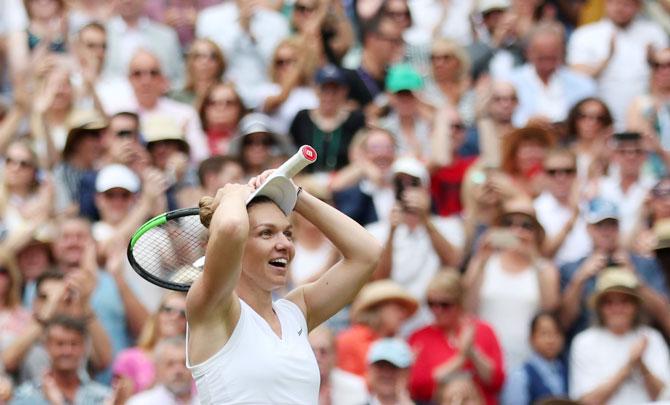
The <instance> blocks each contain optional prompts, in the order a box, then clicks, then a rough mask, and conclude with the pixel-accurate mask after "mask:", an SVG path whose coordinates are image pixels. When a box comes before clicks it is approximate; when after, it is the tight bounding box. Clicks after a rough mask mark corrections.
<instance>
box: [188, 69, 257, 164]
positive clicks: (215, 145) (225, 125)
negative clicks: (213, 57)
mask: <svg viewBox="0 0 670 405" xmlns="http://www.w3.org/2000/svg"><path fill="white" fill-rule="evenodd" d="M245 112H246V109H245V107H244V104H243V103H242V99H241V98H240V96H239V94H238V93H237V90H236V86H235V85H234V84H233V83H231V82H225V83H217V84H214V85H213V86H212V87H210V88H209V89H208V90H207V92H205V94H204V96H203V99H202V103H201V104H200V108H199V109H198V113H199V115H200V121H201V122H202V129H203V130H204V131H205V135H206V136H207V146H208V149H209V153H210V154H212V155H225V154H227V153H228V147H229V144H230V141H231V140H232V139H234V138H236V137H237V135H238V129H239V124H240V120H241V119H242V117H244V114H245Z"/></svg>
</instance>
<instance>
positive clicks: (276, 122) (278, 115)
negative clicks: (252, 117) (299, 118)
mask: <svg viewBox="0 0 670 405" xmlns="http://www.w3.org/2000/svg"><path fill="white" fill-rule="evenodd" d="M280 93H281V86H280V85H278V84H276V83H267V84H266V85H264V86H262V87H261V88H260V89H259V90H258V96H259V99H260V102H259V103H258V105H259V106H262V105H263V104H265V100H266V99H267V98H268V97H271V96H276V95H279V94H280ZM318 106H319V99H318V98H317V97H316V92H315V91H314V89H312V88H311V87H308V86H302V87H296V88H294V89H293V90H291V93H290V94H289V95H288V98H287V99H286V100H285V101H284V102H283V103H282V104H281V105H280V106H279V108H277V109H276V110H275V111H274V112H273V113H272V114H268V116H269V117H270V126H271V127H272V129H273V130H274V131H275V132H276V133H278V134H282V135H287V134H288V131H289V128H290V127H291V123H292V122H293V119H294V118H295V116H296V114H298V112H299V111H300V110H312V109H314V108H316V107H318Z"/></svg>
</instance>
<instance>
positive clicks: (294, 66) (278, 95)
mask: <svg viewBox="0 0 670 405" xmlns="http://www.w3.org/2000/svg"><path fill="white" fill-rule="evenodd" d="M296 7H297V6H296ZM311 40H312V41H313V40H314V39H311ZM302 45H303V42H302V41H301V40H299V39H298V38H295V37H291V38H287V39H284V40H283V41H281V42H280V43H279V45H277V49H276V50H275V52H274V55H273V56H272V63H271V65H270V80H271V81H272V83H269V84H268V85H267V86H265V87H264V88H263V89H262V90H261V91H259V93H260V97H259V98H260V106H259V108H260V110H261V111H263V112H265V113H266V114H268V116H269V117H270V120H271V122H272V127H273V129H274V131H276V132H277V133H279V134H288V131H289V128H290V126H291V122H292V121H293V118H295V116H296V114H298V112H299V111H300V110H305V109H307V110H310V109H313V108H316V107H317V106H318V104H319V101H318V99H317V97H316V93H315V91H314V89H313V88H312V87H310V82H311V81H312V78H313V77H314V68H313V66H311V63H310V60H309V59H308V58H309V55H308V54H307V53H306V52H305V50H304V49H303V47H302Z"/></svg>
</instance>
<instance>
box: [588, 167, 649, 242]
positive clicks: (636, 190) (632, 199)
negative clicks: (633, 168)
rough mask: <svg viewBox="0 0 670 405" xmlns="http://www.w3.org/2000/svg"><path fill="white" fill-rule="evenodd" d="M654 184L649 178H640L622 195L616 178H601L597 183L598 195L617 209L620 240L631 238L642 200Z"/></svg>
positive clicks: (619, 183) (619, 181)
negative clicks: (613, 204)
mask: <svg viewBox="0 0 670 405" xmlns="http://www.w3.org/2000/svg"><path fill="white" fill-rule="evenodd" d="M654 183H655V181H654V180H653V179H651V178H640V179H638V181H636V182H635V183H633V185H631V186H630V187H629V188H628V190H627V191H626V192H625V193H624V191H623V190H622V189H621V180H619V177H618V176H614V175H612V176H609V177H603V178H601V179H600V180H599V181H598V195H599V196H600V197H603V198H604V199H606V200H609V201H611V202H613V203H615V204H616V205H617V206H618V208H619V229H620V232H621V237H622V240H628V237H630V236H632V235H631V233H632V232H633V230H634V228H635V224H636V222H637V219H638V217H639V213H640V210H641V209H642V205H643V204H644V199H645V198H646V196H647V194H648V193H649V190H651V189H652V188H653V187H654Z"/></svg>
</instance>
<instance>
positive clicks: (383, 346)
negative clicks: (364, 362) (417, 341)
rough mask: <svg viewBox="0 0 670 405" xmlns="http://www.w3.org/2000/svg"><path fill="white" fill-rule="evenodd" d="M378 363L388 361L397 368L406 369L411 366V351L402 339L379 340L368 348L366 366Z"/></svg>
mask: <svg viewBox="0 0 670 405" xmlns="http://www.w3.org/2000/svg"><path fill="white" fill-rule="evenodd" d="M379 361H388V362H389V363H391V364H393V365H394V366H396V367H398V368H407V367H409V366H411V365H412V361H413V359H412V350H411V349H410V347H409V345H408V344H407V343H405V341H404V340H402V339H397V338H386V339H379V340H377V341H376V342H374V343H373V344H372V346H371V347H370V351H369V352H368V364H374V363H377V362H379Z"/></svg>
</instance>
